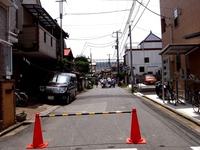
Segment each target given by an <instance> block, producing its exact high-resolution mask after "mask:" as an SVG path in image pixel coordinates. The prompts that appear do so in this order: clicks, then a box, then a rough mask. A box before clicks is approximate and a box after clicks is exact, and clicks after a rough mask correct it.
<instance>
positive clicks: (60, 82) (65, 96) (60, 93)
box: [39, 72, 77, 104]
mask: <svg viewBox="0 0 200 150" xmlns="http://www.w3.org/2000/svg"><path fill="white" fill-rule="evenodd" d="M39 89H40V99H43V100H46V99H47V100H62V101H64V102H65V103H67V104H69V103H70V102H71V101H72V100H75V99H76V95H77V79H76V75H75V74H73V73H63V72H59V73H53V74H50V75H48V76H47V78H46V79H45V81H44V83H43V84H42V85H40V87H39Z"/></svg>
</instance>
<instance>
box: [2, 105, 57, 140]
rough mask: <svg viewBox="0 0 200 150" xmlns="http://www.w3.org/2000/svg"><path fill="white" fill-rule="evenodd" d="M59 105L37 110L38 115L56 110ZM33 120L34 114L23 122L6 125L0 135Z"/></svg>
mask: <svg viewBox="0 0 200 150" xmlns="http://www.w3.org/2000/svg"><path fill="white" fill-rule="evenodd" d="M59 107H60V106H52V107H50V108H49V109H47V110H45V111H42V112H38V113H39V114H40V115H47V114H48V113H50V112H52V111H54V110H56V109H57V108H59ZM34 122H35V116H34V117H31V118H30V119H28V120H25V121H23V122H20V123H17V124H14V125H12V126H10V127H8V128H7V129H5V130H3V131H2V132H0V137H1V136H3V135H5V134H7V133H9V132H11V131H13V130H15V129H17V128H18V127H20V126H22V125H27V124H32V123H34Z"/></svg>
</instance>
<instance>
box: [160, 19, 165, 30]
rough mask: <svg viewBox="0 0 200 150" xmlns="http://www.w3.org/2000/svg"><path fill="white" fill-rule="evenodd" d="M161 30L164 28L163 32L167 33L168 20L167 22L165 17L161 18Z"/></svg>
mask: <svg viewBox="0 0 200 150" xmlns="http://www.w3.org/2000/svg"><path fill="white" fill-rule="evenodd" d="M161 30H162V33H165V32H166V22H165V18H162V19H161Z"/></svg>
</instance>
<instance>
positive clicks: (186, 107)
mask: <svg viewBox="0 0 200 150" xmlns="http://www.w3.org/2000/svg"><path fill="white" fill-rule="evenodd" d="M134 94H135V95H136V96H139V97H145V98H148V99H149V100H152V101H154V102H156V103H158V104H160V105H162V106H164V107H166V108H167V109H169V110H171V111H173V112H175V113H177V114H179V115H181V116H183V117H185V118H187V119H189V120H190V121H192V122H194V123H195V124H197V125H199V126H200V113H196V112H194V110H193V107H192V104H189V103H184V104H183V103H177V104H176V106H175V104H173V103H169V102H168V100H165V101H163V100H161V99H159V98H158V96H157V95H156V94H154V93H151V94H145V95H144V94H142V93H140V92H137V93H134Z"/></svg>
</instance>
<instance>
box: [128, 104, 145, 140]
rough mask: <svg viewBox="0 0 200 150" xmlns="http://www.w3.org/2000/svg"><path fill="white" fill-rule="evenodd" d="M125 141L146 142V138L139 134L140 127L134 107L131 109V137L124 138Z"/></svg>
mask: <svg viewBox="0 0 200 150" xmlns="http://www.w3.org/2000/svg"><path fill="white" fill-rule="evenodd" d="M126 143H127V144H146V140H145V139H144V138H141V136H140V129H139V124H138V119H137V114H136V109H135V108H133V109H132V122H131V137H130V138H127V139H126Z"/></svg>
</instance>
